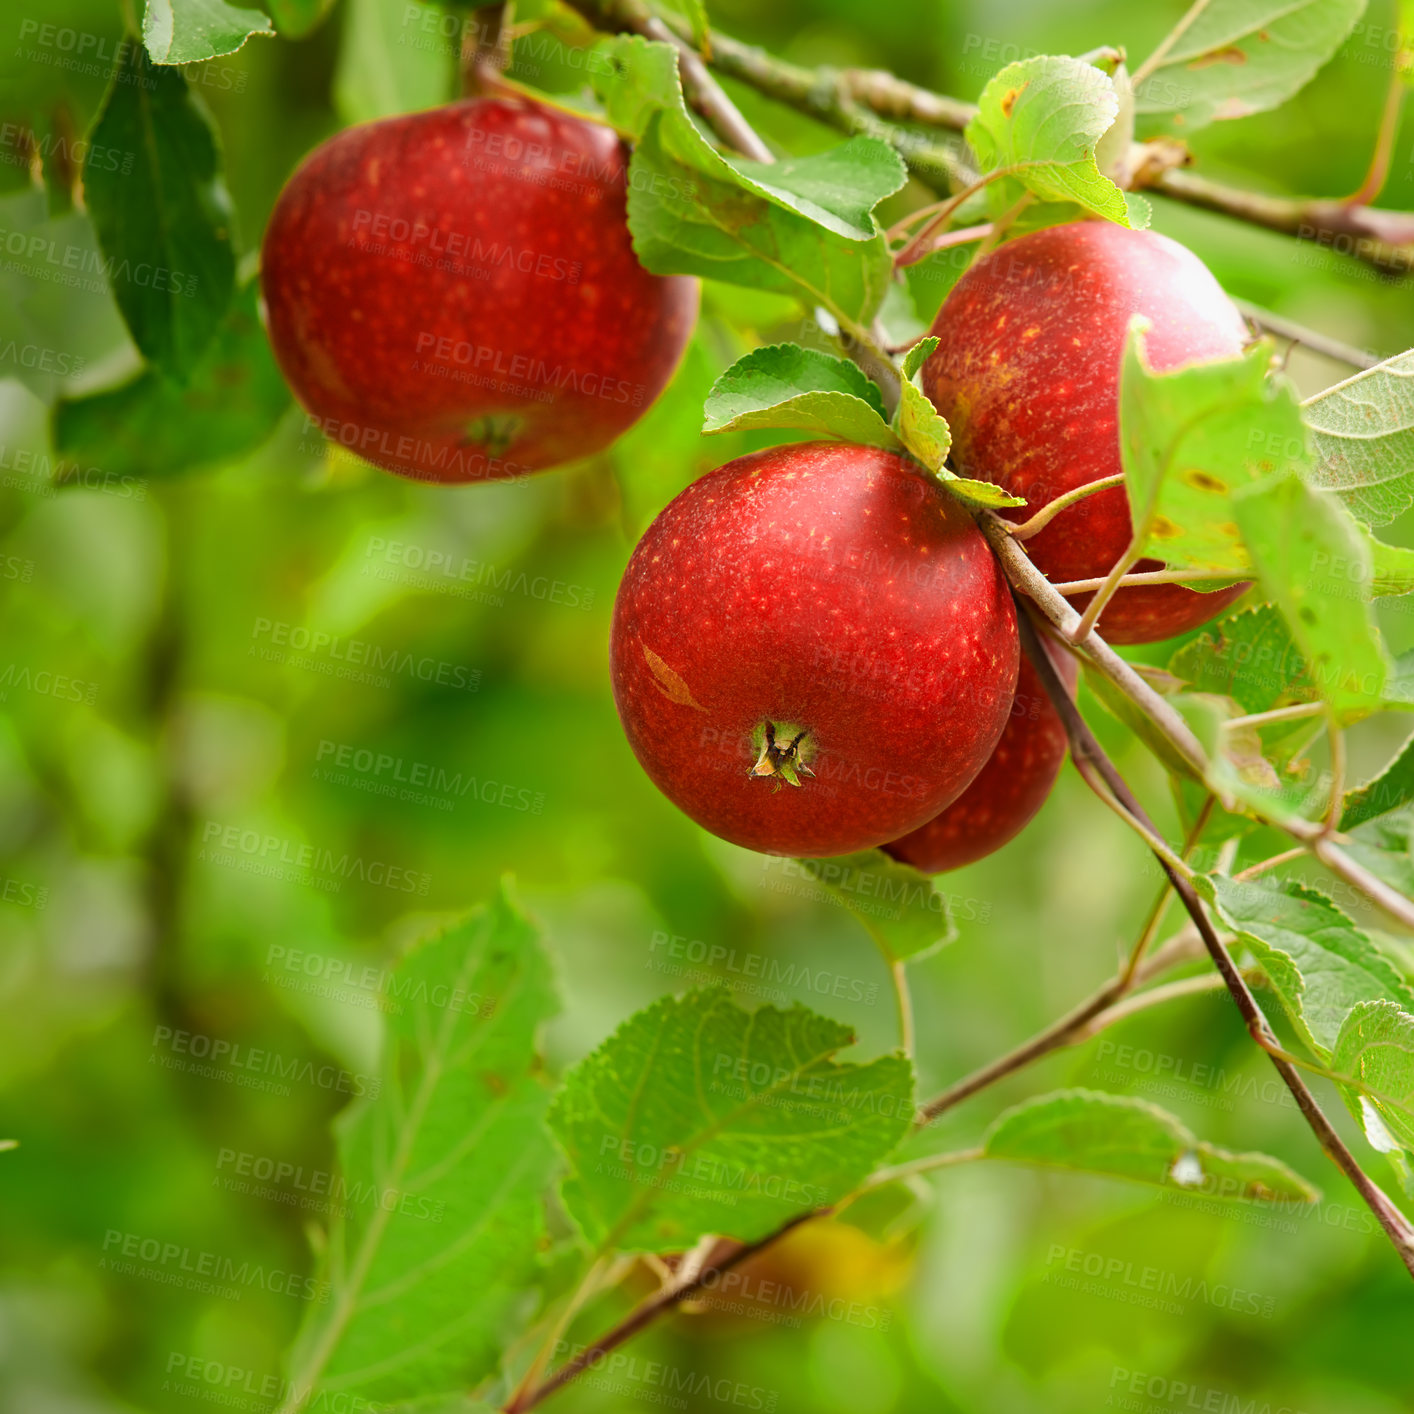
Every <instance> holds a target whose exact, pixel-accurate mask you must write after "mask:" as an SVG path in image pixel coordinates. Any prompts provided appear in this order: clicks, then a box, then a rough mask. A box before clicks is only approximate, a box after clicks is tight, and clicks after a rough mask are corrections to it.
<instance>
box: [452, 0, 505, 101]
mask: <svg viewBox="0 0 1414 1414" xmlns="http://www.w3.org/2000/svg"><path fill="white" fill-rule="evenodd" d="M514 9H515V0H506V3H505V4H502V5H487V6H485V7H484V8H482V9H480V10H478V11H477V12H476V18H475V19H472V20H470V21H469V23H468V24H467V26H466V28H465V30H464V31H463V33H462V47H461V58H460V62H459V70H460V74H461V91H462V97H464V98H479V97H480V96H481V95H482V94H484V93H486V92H487V91H488V90H490V89H494V88H495V87H496V86H497V84H496V80H497V79H499V78H500V76H501V74H502V73H504V72H505V70H506V69H508V68H510V65H511V21H512V17H513V11H514Z"/></svg>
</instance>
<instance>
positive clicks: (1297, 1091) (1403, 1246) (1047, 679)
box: [1017, 612, 1414, 1276]
mask: <svg viewBox="0 0 1414 1414" xmlns="http://www.w3.org/2000/svg"><path fill="white" fill-rule="evenodd" d="M1017 619H1018V628H1019V630H1020V633H1021V642H1022V647H1023V648H1024V650H1025V652H1026V656H1027V658H1028V659H1029V660H1030V662H1031V666H1032V669H1033V670H1034V671H1035V673H1036V675H1037V677H1038V678H1040V680H1041V685H1042V687H1044V688H1045V690H1046V695H1047V696H1048V697H1049V698H1050V700H1051V704H1052V706H1053V707H1054V708H1055V709H1056V713H1057V714H1058V715H1059V717H1060V719H1061V721H1062V722H1063V723H1064V724H1065V730H1066V736H1067V737H1068V738H1069V741H1070V752H1071V755H1072V757H1074V759H1075V761H1076V763H1077V764H1079V763H1081V762H1082V761H1083V762H1085V763H1086V764H1087V765H1088V766H1089V767H1090V768H1091V769H1092V770H1093V771H1094V772H1095V774H1096V775H1098V776H1099V777H1100V779H1101V780H1103V781H1104V783H1105V785H1106V786H1107V787H1108V788H1109V790H1110V791H1111V793H1112V794H1113V795H1114V798H1115V799H1116V800H1117V801H1118V802H1119V803H1120V804H1121V805H1122V806H1123V807H1124V809H1125V810H1126V811H1127V812H1128V814H1129V816H1130V817H1131V819H1132V821H1133V822H1134V824H1135V825H1136V826H1137V827H1138V828H1139V829H1140V830H1141V831H1142V832H1143V833H1145V834H1157V833H1158V830H1157V827H1156V826H1155V825H1154V822H1153V821H1152V820H1151V819H1150V818H1149V816H1148V813H1147V812H1146V811H1145V809H1144V807H1143V806H1142V805H1140V803H1139V801H1138V800H1137V799H1136V797H1135V795H1134V793H1133V792H1132V791H1131V790H1130V789H1129V787H1128V785H1126V784H1125V781H1124V778H1123V777H1122V776H1121V775H1120V774H1119V772H1118V771H1117V770H1116V769H1115V767H1114V763H1113V762H1112V761H1111V760H1110V758H1109V757H1108V756H1107V755H1106V754H1105V750H1104V748H1103V747H1102V746H1101V745H1100V743H1099V742H1098V741H1096V740H1095V736H1094V734H1093V733H1092V732H1091V730H1090V728H1089V727H1088V726H1087V725H1086V723H1085V719H1084V718H1083V717H1082V716H1081V715H1080V712H1079V709H1078V708H1077V707H1076V705H1075V703H1074V702H1073V701H1072V700H1071V697H1070V694H1069V693H1068V692H1067V691H1066V689H1065V684H1064V683H1063V682H1062V681H1061V678H1060V674H1059V673H1057V672H1056V670H1055V665H1054V664H1053V663H1052V662H1051V661H1050V658H1049V657H1048V656H1047V654H1046V651H1045V649H1044V648H1043V647H1042V646H1041V641H1040V639H1039V638H1038V637H1037V636H1036V630H1035V629H1034V628H1033V627H1032V626H1031V621H1030V619H1029V618H1027V616H1026V614H1025V613H1024V612H1023V613H1020V614H1018V616H1017ZM1159 865H1160V867H1161V868H1162V869H1163V871H1164V873H1165V874H1167V875H1168V877H1169V882H1170V883H1171V884H1172V885H1173V889H1174V892H1175V893H1176V894H1177V895H1178V897H1179V901H1180V902H1181V903H1182V904H1183V906H1184V908H1185V909H1187V911H1188V916H1189V917H1190V918H1192V920H1193V923H1194V925H1195V927H1196V928H1197V929H1198V933H1199V936H1200V937H1201V938H1202V939H1203V944H1204V946H1205V947H1206V948H1207V950H1208V955H1209V956H1210V957H1211V958H1212V960H1213V965H1214V966H1215V967H1216V968H1217V969H1218V972H1219V974H1220V975H1221V977H1222V979H1223V982H1224V983H1225V984H1226V986H1227V989H1228V991H1229V992H1230V993H1231V994H1232V999H1233V1001H1234V1002H1236V1003H1237V1009H1238V1010H1239V1011H1240V1012H1241V1013H1242V1019H1243V1021H1245V1022H1246V1024H1247V1029H1248V1031H1249V1032H1250V1033H1251V1035H1252V1038H1253V1040H1255V1041H1256V1042H1257V1043H1258V1045H1260V1046H1261V1047H1262V1048H1263V1049H1264V1050H1268V1048H1269V1047H1276V1046H1277V1039H1276V1037H1275V1035H1273V1033H1272V1030H1271V1028H1270V1027H1269V1026H1268V1024H1267V1019H1266V1017H1265V1015H1264V1014H1263V1012H1262V1009H1261V1007H1259V1006H1258V1005H1257V1000H1256V998H1255V997H1254V996H1253V995H1252V992H1251V989H1250V988H1249V987H1248V985H1247V981H1246V979H1245V978H1244V977H1243V975H1242V973H1241V971H1240V970H1239V969H1238V967H1237V966H1236V964H1235V963H1234V962H1233V960H1232V958H1231V957H1230V956H1229V955H1228V951H1227V949H1226V948H1225V947H1224V946H1223V944H1222V940H1221V939H1220V938H1219V937H1218V935H1217V933H1216V932H1215V931H1214V929H1213V925H1212V923H1211V922H1210V921H1209V919H1208V915H1207V913H1206V911H1205V910H1204V908H1203V905H1202V903H1201V901H1200V900H1199V898H1198V895H1197V893H1196V892H1195V891H1194V889H1193V886H1192V884H1190V883H1189V881H1188V880H1187V879H1186V878H1184V876H1183V875H1182V874H1180V873H1179V872H1178V871H1177V870H1176V869H1174V868H1173V867H1172V866H1171V865H1170V864H1169V863H1168V862H1167V860H1165V859H1164V858H1163V856H1162V855H1160V856H1159ZM1268 1053H1269V1056H1270V1059H1271V1062H1272V1064H1273V1065H1274V1066H1275V1067H1276V1070H1277V1073H1278V1074H1279V1075H1280V1076H1281V1078H1282V1080H1283V1081H1284V1082H1285V1084H1286V1088H1287V1089H1288V1090H1290V1091H1291V1094H1292V1097H1293V1098H1294V1099H1295V1101H1296V1104H1297V1108H1298V1109H1300V1111H1301V1114H1302V1117H1303V1118H1304V1119H1305V1120H1306V1123H1307V1124H1308V1125H1310V1127H1311V1130H1312V1132H1313V1133H1314V1134H1315V1136H1316V1138H1317V1140H1318V1141H1319V1143H1320V1145H1321V1148H1323V1149H1324V1150H1325V1151H1326V1153H1327V1154H1328V1155H1329V1156H1330V1158H1331V1159H1332V1160H1333V1162H1334V1163H1335V1164H1336V1166H1337V1167H1338V1168H1339V1169H1340V1170H1341V1172H1342V1173H1344V1174H1345V1176H1346V1177H1347V1178H1348V1179H1349V1180H1350V1182H1351V1183H1352V1184H1353V1185H1354V1186H1355V1188H1356V1190H1357V1191H1358V1192H1359V1194H1360V1196H1361V1197H1362V1198H1363V1199H1364V1200H1365V1203H1366V1205H1367V1206H1368V1207H1369V1209H1370V1211H1371V1212H1372V1213H1373V1214H1374V1215H1375V1220H1376V1221H1377V1222H1378V1223H1379V1225H1380V1227H1381V1228H1383V1229H1384V1232H1385V1235H1386V1236H1387V1237H1388V1238H1389V1240H1390V1242H1391V1243H1393V1245H1394V1249H1395V1251H1396V1252H1398V1254H1399V1257H1400V1260H1401V1261H1403V1263H1404V1265H1405V1267H1406V1268H1407V1269H1408V1271H1409V1274H1410V1275H1411V1276H1414V1226H1412V1225H1411V1224H1410V1222H1409V1220H1408V1218H1406V1217H1405V1216H1404V1214H1403V1213H1402V1212H1400V1210H1399V1209H1398V1208H1397V1207H1395V1205H1394V1204H1393V1203H1392V1202H1391V1201H1390V1199H1389V1197H1388V1196H1387V1195H1386V1194H1385V1192H1384V1191H1383V1190H1382V1189H1381V1188H1380V1187H1379V1185H1378V1184H1376V1183H1375V1182H1374V1180H1373V1179H1371V1178H1370V1177H1369V1175H1368V1174H1366V1173H1365V1171H1364V1170H1363V1169H1362V1168H1361V1167H1360V1165H1359V1163H1357V1162H1356V1159H1355V1156H1354V1155H1353V1154H1352V1153H1351V1152H1350V1150H1349V1149H1348V1148H1347V1147H1346V1145H1345V1141H1344V1140H1343V1139H1341V1137H1340V1135H1339V1134H1338V1133H1337V1132H1336V1129H1335V1127H1334V1126H1333V1125H1332V1124H1331V1122H1330V1120H1329V1119H1328V1118H1327V1117H1326V1114H1325V1111H1324V1110H1322V1109H1321V1107H1320V1105H1319V1104H1318V1103H1317V1102H1316V1097H1315V1096H1314V1095H1313V1094H1312V1093H1311V1091H1310V1090H1309V1089H1308V1088H1307V1085H1306V1082H1305V1081H1304V1080H1303V1079H1302V1078H1301V1074H1300V1072H1299V1071H1298V1070H1297V1069H1296V1067H1295V1066H1293V1065H1292V1064H1291V1063H1290V1062H1289V1061H1287V1060H1285V1059H1284V1058H1282V1057H1281V1056H1279V1055H1275V1054H1271V1052H1270V1050H1269V1051H1268Z"/></svg>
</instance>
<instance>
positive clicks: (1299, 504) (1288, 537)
mask: <svg viewBox="0 0 1414 1414" xmlns="http://www.w3.org/2000/svg"><path fill="white" fill-rule="evenodd" d="M1232 511H1233V515H1234V517H1235V519H1236V521H1237V524H1238V526H1239V527H1240V529H1241V531H1242V539H1243V542H1244V543H1245V544H1246V546H1247V551H1248V554H1249V555H1250V556H1251V558H1252V564H1253V566H1254V568H1255V569H1256V572H1257V578H1258V580H1259V581H1260V582H1261V585H1262V588H1263V590H1264V591H1265V593H1266V595H1267V597H1268V598H1270V599H1271V600H1273V601H1274V602H1275V603H1276V605H1277V607H1278V608H1279V609H1280V610H1281V612H1282V615H1283V616H1284V617H1285V619H1286V622H1287V625H1288V627H1289V628H1290V629H1291V635H1292V638H1293V639H1294V640H1295V641H1296V643H1297V644H1298V645H1299V646H1300V648H1301V652H1302V655H1303V656H1304V657H1305V659H1306V663H1307V671H1308V673H1309V674H1310V676H1311V679H1312V681H1314V682H1315V683H1316V684H1317V686H1318V687H1319V688H1320V690H1321V695H1322V697H1324V699H1325V700H1326V701H1327V702H1329V703H1330V704H1331V705H1332V706H1333V707H1335V708H1336V709H1337V710H1338V711H1340V712H1342V713H1360V712H1362V711H1369V710H1373V709H1374V708H1375V707H1378V706H1379V705H1380V704H1381V702H1382V700H1383V692H1384V685H1385V677H1386V674H1387V672H1388V661H1387V658H1386V655H1385V650H1384V646H1383V644H1382V643H1381V641H1380V637H1379V633H1378V631H1377V630H1376V628H1375V625H1374V621H1373V619H1372V618H1371V615H1370V606H1369V604H1368V603H1366V602H1365V600H1364V599H1363V598H1360V597H1347V596H1344V595H1333V594H1330V593H1328V592H1324V591H1325V588H1326V586H1324V585H1323V584H1322V582H1321V579H1320V578H1319V573H1318V572H1319V571H1320V569H1321V567H1322V566H1327V565H1331V564H1333V563H1335V562H1336V561H1343V562H1344V563H1346V564H1348V565H1352V566H1355V567H1356V570H1357V573H1360V574H1361V575H1362V577H1363V578H1366V579H1368V577H1369V564H1370V552H1369V547H1368V545H1367V544H1366V542H1365V540H1364V539H1363V538H1362V536H1361V534H1360V529H1359V527H1358V526H1357V525H1356V524H1355V522H1354V521H1352V520H1351V519H1350V516H1349V514H1348V513H1347V512H1346V511H1345V510H1343V509H1342V507H1341V505H1340V502H1339V501H1337V500H1336V499H1335V498H1334V497H1333V496H1332V495H1331V494H1330V493H1329V492H1326V491H1316V490H1313V489H1312V488H1311V487H1309V486H1307V485H1306V483H1305V482H1304V481H1302V480H1301V479H1300V478H1299V477H1297V476H1295V475H1285V476H1274V477H1269V478H1268V479H1267V480H1266V481H1263V482H1260V483H1257V484H1256V485H1252V486H1248V487H1246V488H1244V489H1243V490H1241V491H1239V492H1238V493H1237V494H1236V495H1235V496H1234V497H1233V498H1232Z"/></svg>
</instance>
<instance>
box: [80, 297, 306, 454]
mask: <svg viewBox="0 0 1414 1414" xmlns="http://www.w3.org/2000/svg"><path fill="white" fill-rule="evenodd" d="M259 293H260V292H259V288H258V285H257V282H256V281H255V280H251V281H249V282H248V283H247V284H246V285H245V287H244V288H243V289H242V290H241V292H240V293H239V294H238V295H237V296H236V299H235V302H234V303H233V304H232V306H231V309H230V311H229V313H228V314H227V315H226V318H225V321H224V323H223V324H222V325H221V327H220V329H218V330H217V333H216V337H215V338H214V339H213V340H212V341H211V343H210V344H209V345H208V346H207V349H206V352H205V353H203V354H202V356H201V358H200V359H199V360H198V361H197V362H196V364H195V365H194V366H193V367H192V369H191V371H190V374H189V376H188V379H187V382H186V385H185V386H182V385H181V384H178V383H174V382H172V381H171V380H170V379H168V378H165V377H164V376H163V375H162V374H161V373H160V372H158V371H157V370H156V369H155V368H147V369H144V370H143V371H142V372H141V373H139V374H138V375H137V377H136V378H134V379H132V380H131V381H130V382H128V383H124V384H123V385H122V386H121V387H118V388H111V389H108V390H107V391H106V392H102V393H93V394H91V395H89V396H88V397H84V398H73V399H61V400H60V401H59V402H58V403H57V404H56V406H55V408H54V450H55V452H56V453H57V454H58V456H59V458H60V459H61V460H62V461H63V462H65V463H69V464H77V465H80V466H98V467H101V468H102V469H103V470H104V472H105V473H111V474H113V475H117V476H156V477H163V476H174V475H178V474H180V473H182V472H187V471H195V470H197V469H198V468H201V467H210V466H219V465H220V464H222V463H223V462H231V461H237V460H239V459H240V458H241V457H243V456H245V455H246V454H247V453H249V452H253V451H254V450H255V449H256V448H257V447H258V446H260V445H261V443H263V442H264V441H265V440H266V439H267V438H268V437H269V436H270V435H271V433H272V432H274V430H275V424H276V423H277V422H278V421H279V420H280V417H281V416H282V415H283V413H284V412H285V409H286V408H288V407H289V405H290V390H289V387H288V386H287V385H286V383H285V380H284V378H283V377H281V375H280V370H279V368H278V367H277V366H276V364H275V359H274V356H273V355H272V354H271V352H270V343H269V340H268V339H267V338H266V337H265V331H264V330H263V329H262V328H261V327H260V316H259V313H258V312H257V304H258V301H259Z"/></svg>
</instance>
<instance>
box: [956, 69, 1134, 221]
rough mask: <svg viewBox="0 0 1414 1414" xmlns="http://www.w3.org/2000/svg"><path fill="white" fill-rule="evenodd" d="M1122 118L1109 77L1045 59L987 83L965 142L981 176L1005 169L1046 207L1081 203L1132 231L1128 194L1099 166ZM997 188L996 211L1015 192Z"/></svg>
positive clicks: (996, 185)
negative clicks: (1104, 141) (1102, 145)
mask: <svg viewBox="0 0 1414 1414" xmlns="http://www.w3.org/2000/svg"><path fill="white" fill-rule="evenodd" d="M1118 113H1119V97H1118V95H1117V94H1116V93H1115V87H1114V83H1113V81H1112V80H1111V79H1110V78H1109V76H1108V75H1107V74H1104V73H1101V71H1100V70H1099V69H1097V68H1095V67H1094V65H1092V64H1087V63H1086V62H1085V61H1084V60H1083V59H1071V58H1067V57H1063V56H1054V55H1040V56H1038V57H1036V58H1033V59H1022V60H1020V61H1019V62H1018V63H1015V64H1008V65H1007V66H1006V68H1004V69H1003V70H1001V72H1000V73H998V74H996V75H995V76H994V77H993V78H992V79H991V80H990V81H989V82H988V84H987V86H986V88H984V89H983V90H982V96H981V98H980V99H978V102H977V113H976V115H975V116H974V117H973V119H972V121H971V122H970V123H968V125H967V141H968V143H969V144H970V145H971V147H972V150H973V152H975V153H976V154H977V161H978V163H979V164H980V166H981V168H982V170H983V171H984V172H991V171H995V170H998V169H1006V170H1007V172H1008V174H1009V176H1010V177H1014V179H1015V180H1016V181H1018V182H1020V183H1021V185H1022V186H1024V187H1025V188H1026V189H1027V190H1028V191H1030V192H1032V193H1034V194H1035V195H1036V196H1038V197H1040V198H1041V200H1042V201H1074V202H1078V203H1079V204H1080V205H1081V206H1083V207H1084V208H1085V210H1087V211H1090V212H1093V213H1094V214H1095V215H1097V216H1104V217H1107V218H1108V219H1109V220H1111V221H1117V222H1118V223H1119V224H1120V225H1121V226H1128V225H1130V224H1131V215H1130V207H1129V205H1128V204H1127V203H1126V201H1125V194H1124V193H1123V192H1122V191H1121V190H1120V189H1119V188H1118V187H1117V186H1116V185H1115V184H1114V183H1113V182H1112V181H1111V180H1110V179H1109V178H1108V177H1106V176H1103V175H1102V174H1101V172H1100V169H1099V168H1098V167H1097V166H1096V165H1095V149H1096V146H1097V144H1098V143H1099V141H1100V139H1101V138H1102V137H1103V136H1104V134H1105V132H1106V131H1107V130H1108V129H1109V128H1110V126H1111V125H1112V124H1113V123H1114V121H1115V118H1116V117H1117V116H1118ZM992 185H993V188H1001V189H999V190H994V191H993V192H992V194H991V200H992V203H993V209H994V211H999V210H1000V209H1003V208H1005V207H1007V206H1010V205H1011V204H1012V203H1013V201H1014V197H1013V196H1012V195H1011V193H1010V192H1009V191H1007V190H1006V189H1005V187H1003V186H1002V184H999V183H993V184H992ZM1144 209H1145V211H1147V205H1145V208H1144ZM1139 224H1141V225H1142V224H1144V222H1143V219H1142V218H1141V220H1140V223H1139Z"/></svg>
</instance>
